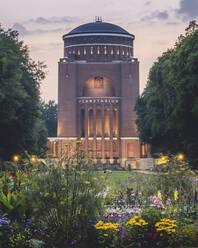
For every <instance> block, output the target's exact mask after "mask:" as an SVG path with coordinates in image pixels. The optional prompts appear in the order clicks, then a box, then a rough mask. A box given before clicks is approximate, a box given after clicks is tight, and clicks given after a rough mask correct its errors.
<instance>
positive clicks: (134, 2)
mask: <svg viewBox="0 0 198 248" xmlns="http://www.w3.org/2000/svg"><path fill="white" fill-rule="evenodd" d="M95 16H101V17H102V19H103V21H105V22H110V23H113V24H116V25H119V26H121V27H122V28H124V29H126V30H127V31H128V32H129V33H132V34H134V35H135V43H134V53H135V55H134V57H136V58H138V60H139V61H140V93H141V92H142V91H143V89H144V87H145V85H146V83H147V79H148V74H149V69H150V68H151V66H152V64H153V63H154V62H155V61H156V60H157V58H158V57H159V56H160V55H161V54H162V53H163V52H165V51H166V50H167V49H168V48H172V47H174V44H175V41H176V40H177V38H178V36H179V35H180V34H184V33H185V28H186V27H187V26H188V24H189V21H191V20H197V19H198V0H167V1H163V0H97V1H96V0H34V1H31V0H29V1H28V0H6V1H5V0H0V23H1V25H2V27H3V28H4V29H8V28H12V29H15V30H17V31H18V32H19V35H20V36H19V37H20V39H22V40H23V41H24V42H25V44H26V45H28V47H29V52H30V56H31V58H32V59H33V60H35V61H43V62H44V63H45V64H46V65H47V70H46V73H47V75H46V79H45V80H43V82H42V84H41V97H42V98H43V100H45V101H46V102H47V101H49V100H55V101H56V102H57V98H58V61H59V59H60V58H62V57H63V40H62V36H63V35H64V34H66V33H68V32H69V31H71V30H72V29H74V28H75V27H77V26H79V25H81V24H84V23H88V22H93V21H94V20H95Z"/></svg>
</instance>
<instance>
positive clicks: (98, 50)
mask: <svg viewBox="0 0 198 248" xmlns="http://www.w3.org/2000/svg"><path fill="white" fill-rule="evenodd" d="M97 54H98V55H99V54H100V48H99V47H98V49H97Z"/></svg>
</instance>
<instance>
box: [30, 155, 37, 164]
mask: <svg viewBox="0 0 198 248" xmlns="http://www.w3.org/2000/svg"><path fill="white" fill-rule="evenodd" d="M30 162H31V163H35V162H36V156H35V155H32V156H31V157H30Z"/></svg>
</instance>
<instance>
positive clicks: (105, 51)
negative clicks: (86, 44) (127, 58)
mask: <svg viewBox="0 0 198 248" xmlns="http://www.w3.org/2000/svg"><path fill="white" fill-rule="evenodd" d="M104 54H105V55H106V54H107V48H106V47H104Z"/></svg>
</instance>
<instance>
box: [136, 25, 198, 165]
mask: <svg viewBox="0 0 198 248" xmlns="http://www.w3.org/2000/svg"><path fill="white" fill-rule="evenodd" d="M135 109H136V112H137V115H138V118H137V121H136V123H137V126H138V131H139V135H140V139H141V140H142V141H143V142H146V143H148V144H151V153H152V154H155V153H164V154H168V153H171V154H177V153H184V155H185V157H186V159H188V160H189V161H190V162H191V163H192V165H196V163H198V153H197V151H198V25H197V24H196V22H195V21H192V22H190V25H189V27H188V28H186V34H185V35H181V36H180V37H179V38H178V40H177V42H176V44H175V47H174V48H173V49H169V50H168V51H167V52H165V53H163V54H162V56H161V57H159V58H158V60H157V62H155V63H154V65H153V66H152V68H151V70H150V73H149V79H148V83H147V86H146V88H145V89H144V92H143V94H142V95H141V96H139V98H138V99H137V103H136V107H135Z"/></svg>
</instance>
